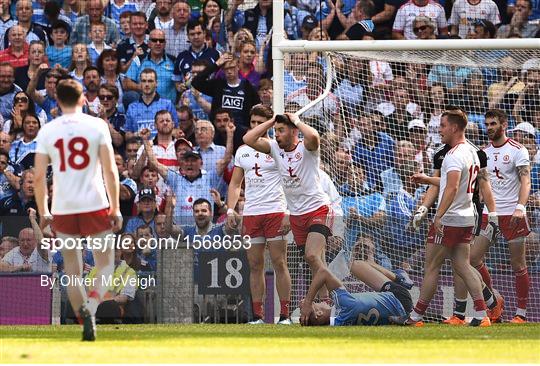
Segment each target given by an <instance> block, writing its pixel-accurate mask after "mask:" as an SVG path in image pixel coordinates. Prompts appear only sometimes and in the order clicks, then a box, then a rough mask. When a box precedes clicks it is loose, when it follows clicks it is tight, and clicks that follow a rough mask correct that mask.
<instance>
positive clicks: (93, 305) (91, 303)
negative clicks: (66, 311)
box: [86, 297, 99, 315]
mask: <svg viewBox="0 0 540 366" xmlns="http://www.w3.org/2000/svg"><path fill="white" fill-rule="evenodd" d="M98 306H99V300H98V299H96V298H95V297H90V298H89V299H88V300H87V301H86V308H87V309H88V311H89V312H90V314H92V315H96V311H97V308H98Z"/></svg>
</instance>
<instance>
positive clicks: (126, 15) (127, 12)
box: [120, 10, 133, 19]
mask: <svg viewBox="0 0 540 366" xmlns="http://www.w3.org/2000/svg"><path fill="white" fill-rule="evenodd" d="M132 15H133V12H132V11H129V10H128V11H125V12H123V13H122V14H120V19H123V18H130V19H131V16H132Z"/></svg>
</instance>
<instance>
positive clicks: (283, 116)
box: [276, 114, 298, 128]
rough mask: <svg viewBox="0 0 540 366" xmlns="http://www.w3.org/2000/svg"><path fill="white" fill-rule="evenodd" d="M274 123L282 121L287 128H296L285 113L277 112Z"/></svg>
mask: <svg viewBox="0 0 540 366" xmlns="http://www.w3.org/2000/svg"><path fill="white" fill-rule="evenodd" d="M276 123H283V124H285V125H286V126H287V127H289V128H298V127H296V125H295V124H294V123H292V121H291V119H290V118H289V116H287V115H286V114H277V115H276Z"/></svg>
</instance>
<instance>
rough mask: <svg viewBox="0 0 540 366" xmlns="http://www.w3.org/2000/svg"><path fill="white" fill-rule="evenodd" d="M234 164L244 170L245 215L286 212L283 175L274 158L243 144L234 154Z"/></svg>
mask: <svg viewBox="0 0 540 366" xmlns="http://www.w3.org/2000/svg"><path fill="white" fill-rule="evenodd" d="M234 166H235V167H239V168H242V169H243V170H244V181H245V183H246V186H245V191H244V194H245V197H246V203H245V206H244V215H264V214H269V213H276V212H285V208H286V203H285V194H284V193H283V188H282V187H281V176H280V174H279V169H278V167H277V165H276V162H275V161H274V159H273V158H272V157H271V156H270V155H268V154H264V153H262V152H258V151H257V150H255V149H253V148H251V147H249V146H247V145H242V146H240V147H239V148H238V150H237V151H236V154H235V156H234Z"/></svg>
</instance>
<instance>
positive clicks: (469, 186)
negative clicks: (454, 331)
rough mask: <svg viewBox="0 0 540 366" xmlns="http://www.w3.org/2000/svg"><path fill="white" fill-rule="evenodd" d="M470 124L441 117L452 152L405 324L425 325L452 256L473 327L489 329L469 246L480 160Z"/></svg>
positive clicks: (456, 113) (456, 116) (453, 114)
mask: <svg viewBox="0 0 540 366" xmlns="http://www.w3.org/2000/svg"><path fill="white" fill-rule="evenodd" d="M466 126H467V116H466V114H465V113H464V112H463V111H460V110H451V111H446V112H444V113H443V114H442V116H441V123H440V127H439V133H440V135H441V141H442V142H443V143H445V144H448V145H450V147H451V149H450V150H449V151H448V153H447V154H446V156H445V157H444V160H443V162H442V166H441V178H440V189H439V199H438V201H439V205H438V209H437V213H436V215H435V219H434V222H433V224H432V225H431V227H430V230H429V234H428V238H427V248H426V261H425V267H424V279H423V281H422V286H421V288H420V296H419V299H418V302H417V303H416V306H415V307H414V310H413V312H412V313H411V315H410V316H409V318H408V319H407V321H406V322H405V324H406V325H415V326H422V325H423V321H422V318H423V314H424V313H425V311H426V309H427V307H428V306H429V303H430V301H431V299H432V298H433V296H434V295H435V291H436V290H437V283H438V281H439V273H440V269H441V266H442V264H443V262H444V260H445V259H446V258H450V260H451V262H452V268H453V270H454V272H455V273H456V274H457V275H459V276H460V277H461V278H462V279H463V280H464V282H465V285H466V286H467V289H468V291H469V293H470V294H471V296H472V298H473V300H474V309H475V316H474V318H473V320H472V321H471V325H473V326H490V325H491V322H490V320H489V318H488V317H487V313H486V309H487V308H486V302H485V301H484V298H483V294H482V283H481V280H480V279H479V277H478V275H477V274H476V273H475V270H474V268H473V267H472V266H471V265H470V263H469V252H470V247H469V244H470V242H471V240H472V238H473V232H474V224H475V212H474V207H475V206H474V204H473V199H472V198H473V192H474V189H475V185H476V178H477V175H478V173H479V171H480V161H479V159H478V154H477V151H476V149H475V148H473V147H472V146H471V144H469V143H468V142H467V140H466V139H465V128H466Z"/></svg>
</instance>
